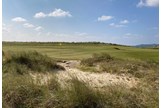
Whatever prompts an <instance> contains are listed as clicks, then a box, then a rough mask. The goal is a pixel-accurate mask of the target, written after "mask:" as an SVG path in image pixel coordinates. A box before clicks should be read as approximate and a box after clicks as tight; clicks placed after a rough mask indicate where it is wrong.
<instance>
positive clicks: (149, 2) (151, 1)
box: [137, 0, 159, 7]
mask: <svg viewBox="0 0 162 108" xmlns="http://www.w3.org/2000/svg"><path fill="white" fill-rule="evenodd" d="M143 6H147V7H158V6H159V0H140V2H139V3H138V4H137V7H143Z"/></svg>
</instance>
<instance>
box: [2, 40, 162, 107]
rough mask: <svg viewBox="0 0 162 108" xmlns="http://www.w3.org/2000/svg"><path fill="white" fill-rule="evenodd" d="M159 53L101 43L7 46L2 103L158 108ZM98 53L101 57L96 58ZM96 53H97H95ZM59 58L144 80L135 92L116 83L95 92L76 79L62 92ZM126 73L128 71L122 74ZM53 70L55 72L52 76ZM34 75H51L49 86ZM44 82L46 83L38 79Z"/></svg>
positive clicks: (156, 50) (45, 105)
mask: <svg viewBox="0 0 162 108" xmlns="http://www.w3.org/2000/svg"><path fill="white" fill-rule="evenodd" d="M158 52H159V50H158V49H142V48H133V47H128V46H119V45H108V44H100V43H89V44H88V43H84V44H81V43H78V44H74V43H73V44H70V43H62V45H60V43H16V42H13V43H9V42H7V43H6V42H5V43H4V42H3V52H2V55H3V62H2V64H3V67H2V74H3V75H2V83H3V84H2V104H3V107H4V108H158V105H159V100H158V96H159V93H158V92H159V91H158V88H159V85H158V82H159V80H158V78H159V71H158V66H159V64H158V63H159V60H158V59H159V57H158V56H159V53H158ZM94 53H97V54H94ZM93 54H94V55H93ZM58 59H79V60H82V63H81V64H82V66H85V67H81V68H82V69H85V70H91V71H94V70H95V66H96V65H100V68H99V70H97V71H95V72H102V71H106V72H109V73H112V74H121V73H125V74H131V75H133V76H134V77H138V78H139V79H140V83H139V84H138V85H137V86H136V87H133V88H126V87H125V86H123V85H110V86H107V87H104V88H99V89H97V88H95V89H94V88H92V87H91V86H90V85H89V84H88V82H83V81H80V80H78V79H77V78H75V77H73V78H72V79H71V80H70V81H67V83H68V84H69V85H68V86H66V87H64V88H62V87H61V86H60V83H59V81H58V79H57V77H56V76H55V74H56V73H55V71H56V70H55V69H63V68H62V67H60V66H58V65H56V62H57V60H58ZM122 69H125V70H126V71H121V70H122ZM51 71H52V73H51ZM29 72H33V73H38V72H43V73H44V72H45V73H44V74H47V73H48V72H50V74H52V75H53V76H52V78H51V79H50V80H49V81H48V82H47V84H46V85H41V84H37V83H39V81H37V82H35V81H34V80H33V79H32V78H31V76H30V75H29V74H28V73H29ZM37 80H41V79H37Z"/></svg>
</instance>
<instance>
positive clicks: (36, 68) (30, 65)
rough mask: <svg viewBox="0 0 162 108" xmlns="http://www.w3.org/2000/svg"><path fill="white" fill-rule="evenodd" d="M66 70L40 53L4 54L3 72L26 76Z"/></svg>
mask: <svg viewBox="0 0 162 108" xmlns="http://www.w3.org/2000/svg"><path fill="white" fill-rule="evenodd" d="M56 70H64V68H63V67H62V66H59V65H57V64H56V61H54V60H52V59H51V58H49V57H47V56H45V55H41V54H39V53H38V52H21V53H16V54H15V53H11V52H10V53H9V52H3V72H4V73H11V72H12V73H17V74H24V73H28V72H46V71H56Z"/></svg>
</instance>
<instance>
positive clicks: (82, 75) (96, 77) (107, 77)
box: [31, 61, 139, 88]
mask: <svg viewBox="0 0 162 108" xmlns="http://www.w3.org/2000/svg"><path fill="white" fill-rule="evenodd" d="M58 64H59V65H62V66H63V67H65V71H58V72H57V74H56V75H57V77H58V80H59V82H60V84H61V85H62V86H64V85H66V84H67V82H68V81H69V80H70V79H71V78H72V77H77V78H78V79H79V80H82V81H84V82H86V83H89V85H91V86H92V87H95V88H103V87H106V86H109V85H111V84H117V85H118V84H119V85H124V86H125V87H128V88H129V87H134V86H136V84H137V83H138V82H139V80H138V79H137V78H134V77H129V76H126V75H120V76H119V75H115V74H110V73H95V72H83V71H81V70H79V69H77V68H76V66H77V65H79V61H64V62H61V63H58ZM31 75H32V77H33V79H35V81H38V80H36V79H41V80H39V82H37V83H40V84H45V83H47V82H48V80H49V79H50V78H51V77H52V74H50V73H48V74H31Z"/></svg>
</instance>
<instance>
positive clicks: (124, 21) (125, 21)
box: [120, 20, 129, 24]
mask: <svg viewBox="0 0 162 108" xmlns="http://www.w3.org/2000/svg"><path fill="white" fill-rule="evenodd" d="M120 23H121V24H128V23H129V21H128V20H123V21H120Z"/></svg>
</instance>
